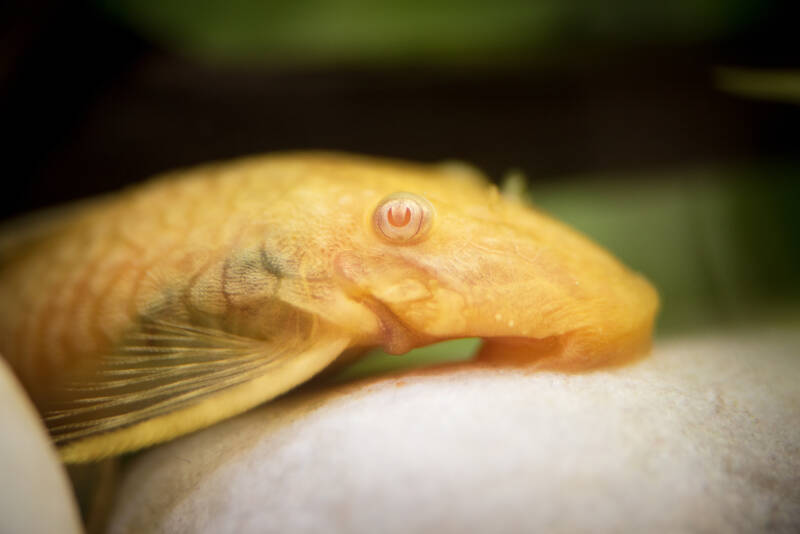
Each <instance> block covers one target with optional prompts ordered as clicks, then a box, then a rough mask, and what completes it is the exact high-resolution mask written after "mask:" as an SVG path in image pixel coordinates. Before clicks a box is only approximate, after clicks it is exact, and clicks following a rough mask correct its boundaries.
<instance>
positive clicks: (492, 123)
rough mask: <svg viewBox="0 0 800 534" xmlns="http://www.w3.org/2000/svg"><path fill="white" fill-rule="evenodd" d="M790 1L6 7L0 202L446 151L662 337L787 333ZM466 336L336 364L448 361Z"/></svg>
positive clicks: (794, 63) (796, 190)
mask: <svg viewBox="0 0 800 534" xmlns="http://www.w3.org/2000/svg"><path fill="white" fill-rule="evenodd" d="M797 11H798V9H797V7H795V6H794V5H793V4H791V3H785V2H764V1H758V0H728V1H724V0H705V1H690V0H677V1H674V2H667V3H660V4H659V3H645V2H631V1H625V0H611V1H608V2H602V3H601V2H583V1H578V0H571V1H568V0H541V1H535V2H532V1H522V0H513V1H506V2H480V1H475V0H467V1H455V0H435V1H425V2H422V1H418V0H403V1H396V2H367V1H363V0H339V1H329V2H326V1H322V0H296V1H286V0H280V1H261V2H258V1H253V0H232V1H227V2H222V1H210V0H202V1H195V2H186V1H176V0H167V1H156V0H118V1H112V0H97V1H95V2H80V3H69V4H65V3H62V2H48V1H35V2H16V3H14V2H12V3H11V6H10V7H9V8H6V15H7V16H6V17H4V19H3V20H4V22H3V35H4V36H5V37H4V39H3V41H2V42H1V43H0V51H1V52H2V54H0V91H1V92H2V95H3V97H2V100H0V106H2V110H1V113H2V116H3V117H4V123H5V126H6V130H7V131H9V132H12V136H11V137H12V138H13V139H12V140H11V141H10V142H8V143H6V144H5V145H4V147H3V149H4V158H5V160H6V162H7V165H6V172H7V175H8V176H10V177H12V178H13V179H14V180H15V181H17V182H18V183H19V184H20V192H19V193H18V194H15V195H7V196H5V198H4V199H3V200H2V216H3V217H11V216H14V215H16V214H19V213H22V212H24V211H28V210H31V209H35V208H39V207H42V206H46V205H50V204H55V203H59V202H64V201H68V200H71V199H74V198H79V197H82V196H86V195H89V194H95V193H99V192H103V191H107V190H111V189H116V188H118V187H121V186H124V185H126V184H129V183H132V182H135V181H137V180H140V179H142V178H144V177H146V176H148V175H150V174H153V173H155V172H159V171H162V170H166V169H169V168H174V167H178V166H184V165H190V164H193V163H199V162H202V161H207V160H211V159H220V158H227V157H234V156H238V155H242V154H248V153H254V152H266V151H275V150H285V149H302V148H323V149H334V150H347V151H353V152H362V153H369V154H376V155H383V156H391V157H399V158H406V159H414V160H421V161H438V160H444V159H453V158H455V159H461V160H464V161H468V162H470V163H473V164H475V165H476V166H478V167H480V168H482V169H484V170H485V171H486V172H487V173H488V174H489V175H490V176H491V178H492V179H494V180H497V181H499V180H500V179H501V178H502V176H503V174H504V173H505V172H506V171H508V170H509V169H521V170H522V171H523V172H525V173H526V175H527V176H528V179H529V181H530V190H531V197H532V201H533V202H534V203H535V204H536V205H538V206H539V207H541V208H542V209H544V210H546V211H549V212H550V213H552V214H553V215H555V216H556V217H557V218H559V219H562V220H564V221H566V222H568V223H570V224H572V225H574V226H575V227H577V228H578V229H580V230H582V231H583V232H584V233H586V234H588V235H590V236H592V237H593V238H595V239H596V240H597V241H599V242H600V243H602V244H604V245H606V246H607V247H608V248H609V249H611V250H612V251H613V252H614V253H616V254H617V255H618V256H619V257H620V258H621V259H622V260H624V261H625V262H626V263H627V264H629V265H630V266H631V267H633V268H634V269H636V270H639V271H641V272H643V273H645V274H646V275H647V276H648V277H649V278H650V279H651V280H652V281H653V282H654V284H655V285H656V286H657V287H658V288H659V290H660V293H661V295H662V299H663V308H662V312H661V315H660V319H659V327H658V334H659V336H662V337H668V336H671V335H681V334H687V333H691V332H703V331H707V330H709V329H724V328H747V327H749V326H750V325H769V324H775V323H782V324H785V323H789V324H798V325H800V323H798V318H799V317H800V313H798V312H800V290H798V287H800V225H799V224H798V218H797V216H796V215H795V209H796V206H797V205H798V201H800V185H798V184H800V180H798V178H800V150H799V149H798V141H800V135H798V132H800V110H799V109H798V102H800V74H799V73H800V71H798V70H797V69H798V68H799V67H800V56H798V54H797V51H796V49H797V48H798V47H796V46H793V45H794V41H795V34H796V30H795V26H796V21H797V20H800V19H798V17H797V15H798V12H797ZM474 347H475V342H474V341H466V342H461V343H459V344H458V345H457V346H455V347H453V346H448V347H444V348H442V347H439V348H434V349H432V350H428V351H423V352H421V353H415V354H414V355H412V356H410V357H408V356H405V357H403V358H396V357H389V356H386V355H383V356H378V357H376V358H374V359H372V360H369V361H367V362H365V363H363V364H361V367H359V368H356V370H355V371H351V376H356V375H358V374H359V373H365V372H372V371H374V370H376V369H386V368H392V367H395V366H405V365H410V364H416V363H418V362H420V361H430V360H442V359H445V360H446V359H452V358H461V357H463V355H464V354H466V353H468V352H469V351H470V350H472V349H474Z"/></svg>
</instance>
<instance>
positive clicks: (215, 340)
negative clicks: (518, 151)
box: [0, 152, 658, 462]
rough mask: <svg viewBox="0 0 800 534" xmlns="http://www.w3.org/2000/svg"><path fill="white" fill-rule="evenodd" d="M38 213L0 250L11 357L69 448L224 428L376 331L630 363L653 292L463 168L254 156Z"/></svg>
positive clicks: (500, 355) (557, 361) (391, 338)
mask: <svg viewBox="0 0 800 534" xmlns="http://www.w3.org/2000/svg"><path fill="white" fill-rule="evenodd" d="M42 227H43V228H44V230H42V231H41V232H38V234H39V235H37V232H27V233H26V234H31V235H34V236H35V237H30V236H27V238H26V239H24V240H17V241H20V242H17V243H15V244H14V245H13V247H11V246H7V247H6V250H0V353H1V354H2V355H3V356H4V357H5V358H6V359H7V360H8V361H9V362H10V364H11V366H12V367H13V368H14V370H15V372H16V373H17V374H18V375H19V377H20V379H21V380H22V382H23V384H24V385H25V387H26V388H27V390H28V392H29V394H30V395H31V397H32V398H33V400H34V402H35V403H36V405H37V407H38V408H39V410H40V412H41V413H42V415H43V417H44V419H45V421H46V423H47V426H48V428H49V430H50V432H51V435H52V436H53V438H54V440H55V442H56V444H57V445H58V446H59V448H60V452H61V454H62V457H63V458H64V459H65V461H69V462H81V461H90V460H95V459H99V458H102V457H106V456H110V455H115V454H120V453H123V452H128V451H133V450H136V449H138V448H141V447H145V446H148V445H152V444H154V443H158V442H161V441H165V440H168V439H171V438H174V437H177V436H179V435H181V434H185V433H187V432H191V431H193V430H197V429H199V428H203V427H205V426H208V425H211V424H213V423H214V422H216V421H219V420H221V419H224V418H227V417H230V416H233V415H235V414H237V413H241V412H243V411H245V410H247V409H249V408H251V407H253V406H255V405H257V404H259V403H262V402H264V401H266V400H269V399H271V398H273V397H275V396H277V395H280V394H281V393H284V392H285V391H287V390H289V389H291V388H293V387H295V386H296V385H298V384H300V383H302V382H305V381H307V380H309V379H310V378H311V377H312V376H314V375H315V374H317V373H318V372H320V371H321V370H323V369H324V368H326V367H328V366H330V365H331V364H332V363H334V362H335V361H336V360H337V359H341V358H342V354H343V353H345V354H352V353H356V352H359V351H362V350H364V349H366V348H370V347H382V348H384V349H385V350H387V351H389V352H392V353H398V354H400V353H403V352H406V351H408V350H409V349H411V348H414V347H417V346H420V345H425V344H429V343H434V342H437V341H440V340H444V339H452V338H460V337H482V338H485V340H486V341H485V344H484V347H483V349H482V351H481V353H480V354H479V355H478V358H479V359H482V360H484V361H486V362H492V363H498V364H507V363H513V364H527V365H531V366H535V367H538V368H544V367H547V368H553V369H562V370H569V371H573V370H582V369H589V368H593V367H597V366H602V365H608V364H615V363H619V362H623V361H627V360H630V359H632V358H635V357H637V356H640V355H642V354H644V353H646V352H647V350H648V348H649V345H650V339H651V332H652V327H653V321H654V318H655V315H656V312H657V308H658V297H657V294H656V292H655V290H654V289H653V288H652V286H651V285H650V284H649V283H648V282H647V281H646V280H645V279H644V278H642V277H641V276H639V275H637V274H635V273H633V272H631V271H630V270H628V269H627V268H626V267H624V266H623V265H622V264H620V263H619V262H618V261H617V260H616V259H614V258H613V257H612V256H611V255H610V254H609V253H608V252H606V251H605V250H603V249H602V248H600V247H598V246H597V245H595V244H593V243H592V242H591V241H589V240H588V239H586V238H585V237H583V236H581V235H579V234H578V233H577V232H575V231H573V230H571V229H569V228H567V227H566V226H564V225H562V224H560V223H558V222H557V221H555V220H553V219H551V218H549V217H547V216H546V215H544V214H542V213H540V212H538V211H536V210H535V209H534V208H532V207H531V206H529V205H527V204H525V203H524V202H522V201H520V200H516V199H513V198H506V197H504V196H503V195H501V194H500V193H499V192H498V190H497V189H496V188H495V187H494V186H493V185H491V184H490V183H489V182H488V181H486V180H485V178H483V177H482V176H481V175H480V174H479V173H477V172H476V171H473V170H471V169H470V168H468V167H466V166H463V165H456V164H449V165H420V164H412V163H406V162H397V161H389V160H382V159H377V158H368V157H360V156H352V155H344V154H333V153H303V152H300V153H287V154H276V155H267V156H260V157H252V158H245V159H240V160H236V161H232V162H226V163H221V164H212V165H206V166H202V167H197V168H193V169H189V170H185V171H178V172H173V173H168V174H165V175H163V176H159V177H156V178H154V179H152V180H151V181H149V182H146V183H144V184H142V185H139V186H136V187H133V188H131V189H129V190H127V191H123V192H121V193H119V194H116V195H111V196H109V197H107V198H103V199H99V200H97V201H94V202H92V203H90V204H87V205H85V206H83V207H81V208H80V209H77V210H72V211H67V212H65V213H64V214H62V215H60V216H59V217H58V218H57V219H54V220H52V221H49V222H48V224H46V225H42ZM11 241H12V242H13V241H14V240H11Z"/></svg>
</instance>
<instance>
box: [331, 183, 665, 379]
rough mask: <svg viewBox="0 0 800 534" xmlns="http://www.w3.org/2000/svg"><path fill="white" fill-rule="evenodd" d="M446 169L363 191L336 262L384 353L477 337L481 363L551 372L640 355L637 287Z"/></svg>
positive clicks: (539, 216)
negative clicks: (371, 318)
mask: <svg viewBox="0 0 800 534" xmlns="http://www.w3.org/2000/svg"><path fill="white" fill-rule="evenodd" d="M451 171H452V170H450V169H445V170H442V169H435V170H433V171H431V170H428V171H426V172H422V171H419V172H412V171H408V172H405V173H400V175H399V176H395V179H394V180H384V181H378V180H376V181H372V182H370V184H371V185H370V187H369V188H367V193H366V194H365V195H364V196H363V197H362V199H361V202H359V210H356V212H357V216H356V218H357V219H358V225H359V226H358V228H359V230H356V231H354V232H353V235H352V236H351V238H352V239H351V241H349V242H348V246H346V247H344V249H343V250H342V251H341V252H340V253H339V254H338V255H337V257H336V272H337V276H339V277H340V279H341V280H343V281H344V282H345V285H346V286H347V287H349V288H350V289H349V295H350V297H351V298H354V299H359V300H360V301H361V302H362V303H364V304H365V305H367V306H369V307H370V309H371V310H372V312H373V313H374V314H375V315H376V317H377V318H378V322H379V324H380V332H381V334H380V337H381V340H380V344H381V345H382V346H383V348H384V349H385V350H387V351H388V352H393V353H402V352H405V351H407V350H408V349H410V348H413V347H415V346H419V345H424V344H428V343H432V342H436V341H440V340H445V339H453V338H463V337H480V338H484V340H485V341H484V346H483V349H482V351H481V353H480V354H479V358H483V359H484V360H486V361H494V362H515V363H530V362H537V364H538V365H542V366H553V367H558V368H561V369H570V368H574V369H585V368H591V367H595V366H599V365H604V364H608V363H612V362H621V361H625V360H629V359H632V358H634V357H636V356H639V355H641V354H644V353H646V352H647V349H648V348H649V345H650V340H651V336H652V328H653V322H654V318H655V315H656V312H657V309H658V296H657V293H656V291H655V290H654V288H653V287H652V286H651V285H650V284H649V283H648V282H647V280H645V278H643V277H642V276H640V275H639V274H636V273H634V272H632V271H631V270H629V269H628V268H626V267H625V266H624V265H623V264H621V263H620V262H619V261H618V260H617V259H615V258H614V257H613V256H612V255H611V254H610V253H608V252H607V251H606V250H604V249H603V248H601V247H600V246H598V245H596V244H594V243H593V242H591V241H590V240H589V239H588V238H586V237H584V236H583V235H581V234H580V233H578V232H577V231H575V230H573V229H570V228H569V227H567V226H566V225H563V224H561V223H560V222H558V221H556V220H554V219H552V218H551V217H549V216H547V215H545V214H544V213H542V212H541V211H539V210H537V209H535V208H534V207H533V206H531V205H530V204H529V203H527V202H524V201H522V200H520V199H519V198H507V197H505V196H504V195H502V194H501V193H500V192H499V191H498V189H497V188H496V187H495V186H494V185H491V184H490V183H489V182H487V181H486V180H485V179H483V178H481V177H480V176H479V175H477V174H475V173H471V172H465V171H463V170H460V169H459V170H458V172H451ZM376 184H379V185H376Z"/></svg>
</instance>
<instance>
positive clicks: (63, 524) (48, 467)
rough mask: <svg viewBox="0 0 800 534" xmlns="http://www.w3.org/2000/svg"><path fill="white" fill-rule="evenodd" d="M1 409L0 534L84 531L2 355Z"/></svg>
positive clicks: (36, 422)
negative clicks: (6, 533)
mask: <svg viewBox="0 0 800 534" xmlns="http://www.w3.org/2000/svg"><path fill="white" fill-rule="evenodd" d="M0 406H2V409H0V428H2V436H1V437H0V532H3V533H5V532H9V533H12V532H13V533H18V532H19V533H23V532H24V533H31V534H33V533H39V532H41V533H42V534H49V533H52V532H58V533H63V534H77V533H79V532H82V531H83V529H82V528H81V523H80V519H79V514H78V507H77V504H76V503H75V499H74V497H73V495H72V488H71V487H70V485H69V482H68V481H67V474H66V471H65V470H64V468H63V466H62V465H61V461H60V460H59V458H58V456H57V455H56V450H55V448H54V447H53V445H52V444H51V442H50V437H49V436H48V435H47V430H45V428H44V425H43V424H42V422H41V420H40V419H39V414H38V413H36V409H35V408H34V407H33V404H31V401H30V400H29V399H28V396H27V395H26V394H25V392H24V391H23V389H22V386H20V385H19V382H17V379H16V378H15V377H14V375H13V373H12V372H11V369H10V368H9V367H8V365H7V364H6V362H5V361H4V360H3V359H2V356H0Z"/></svg>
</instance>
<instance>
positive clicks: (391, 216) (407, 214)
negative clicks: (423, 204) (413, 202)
mask: <svg viewBox="0 0 800 534" xmlns="http://www.w3.org/2000/svg"><path fill="white" fill-rule="evenodd" d="M398 212H401V213H398ZM386 218H387V219H388V220H389V224H391V225H392V226H396V227H402V226H405V225H407V224H408V222H409V221H410V220H411V210H410V209H409V208H408V206H406V209H405V210H395V208H394V207H391V208H389V210H388V211H387V212H386Z"/></svg>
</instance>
